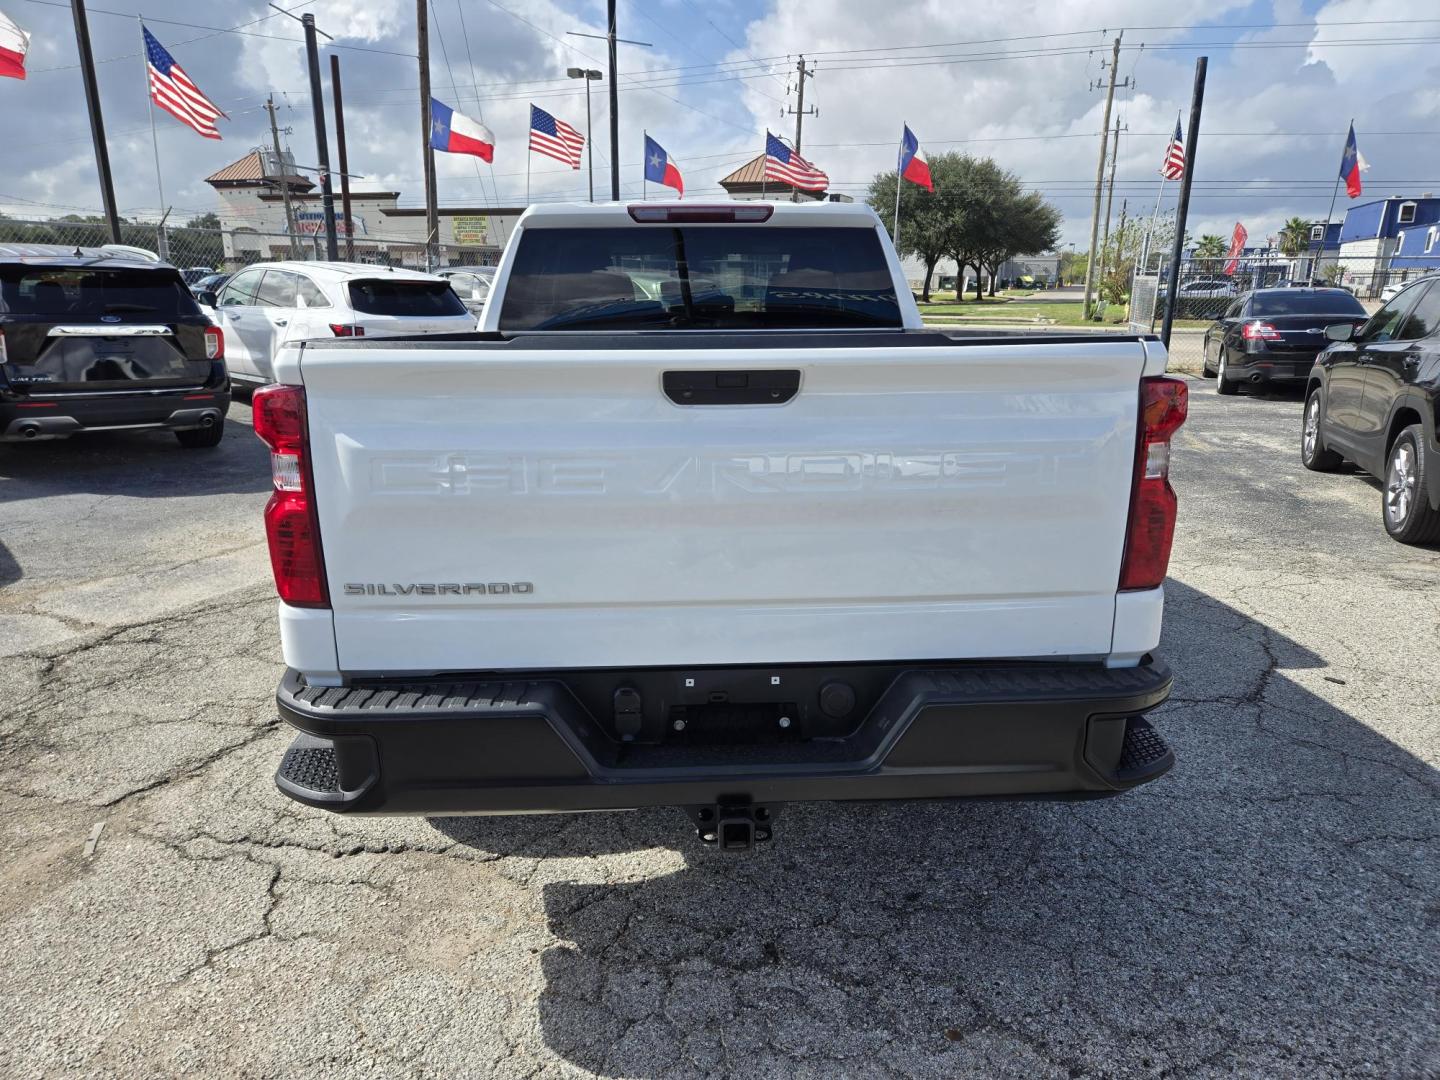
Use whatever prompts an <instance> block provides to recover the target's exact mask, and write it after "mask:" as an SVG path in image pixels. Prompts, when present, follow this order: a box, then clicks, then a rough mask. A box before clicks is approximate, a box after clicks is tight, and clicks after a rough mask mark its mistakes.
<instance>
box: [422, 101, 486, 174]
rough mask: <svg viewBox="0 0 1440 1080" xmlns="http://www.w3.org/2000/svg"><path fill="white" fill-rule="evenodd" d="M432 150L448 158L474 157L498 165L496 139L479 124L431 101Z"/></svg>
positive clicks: (439, 103)
mask: <svg viewBox="0 0 1440 1080" xmlns="http://www.w3.org/2000/svg"><path fill="white" fill-rule="evenodd" d="M430 149H432V150H443V151H445V153H447V154H473V155H474V156H475V157H478V158H480V159H481V160H482V161H494V160H495V135H494V133H492V132H491V130H490V129H489V128H488V127H486V126H485V125H484V124H482V123H480V121H479V120H471V119H470V117H468V116H466V115H464V114H463V113H458V112H456V111H455V110H454V109H452V108H450V106H449V105H446V104H444V103H443V102H440V101H436V100H435V99H434V98H431V99H430Z"/></svg>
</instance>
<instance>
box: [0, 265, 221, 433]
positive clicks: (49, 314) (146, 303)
mask: <svg viewBox="0 0 1440 1080" xmlns="http://www.w3.org/2000/svg"><path fill="white" fill-rule="evenodd" d="M229 404H230V382H229V378H228V377H227V375H226V371H225V342H224V338H223V336H222V335H221V332H220V330H219V329H218V328H216V327H215V326H213V325H212V324H211V322H210V320H209V319H208V318H206V317H205V315H204V314H203V313H202V312H201V310H200V308H199V305H197V304H196V302H195V299H194V297H193V296H191V294H190V290H189V289H187V288H186V287H185V284H184V282H183V280H182V279H181V276H180V271H178V270H176V269H175V268H174V267H173V266H168V265H166V264H164V263H158V262H147V261H143V260H141V259H139V258H137V257H134V256H131V255H128V254H126V253H124V252H119V251H113V250H107V249H104V248H90V249H86V248H66V247H60V246H52V245H39V244H18V245H17V244H10V245H6V244H0V441H6V442H24V441H27V440H31V439H60V438H66V437H68V436H70V435H75V434H78V433H80V432H83V431H108V430H115V429H120V428H155V429H160V430H168V431H173V432H174V433H175V437H176V438H177V439H179V440H180V443H181V445H182V446H187V447H205V446H215V445H217V444H218V443H219V442H220V439H221V437H222V434H223V432H224V423H225V410H226V409H227V408H228V407H229Z"/></svg>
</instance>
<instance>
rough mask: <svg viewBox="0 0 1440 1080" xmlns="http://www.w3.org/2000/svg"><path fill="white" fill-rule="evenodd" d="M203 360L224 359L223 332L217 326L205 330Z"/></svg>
mask: <svg viewBox="0 0 1440 1080" xmlns="http://www.w3.org/2000/svg"><path fill="white" fill-rule="evenodd" d="M205 359H206V360H224V359H225V332H224V331H223V330H221V329H220V328H219V327H218V326H207V327H206V328H205Z"/></svg>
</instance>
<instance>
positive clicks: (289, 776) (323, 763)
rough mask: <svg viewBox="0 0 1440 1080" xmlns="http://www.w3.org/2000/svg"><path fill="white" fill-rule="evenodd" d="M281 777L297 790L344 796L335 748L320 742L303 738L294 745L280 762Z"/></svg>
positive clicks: (292, 744)
mask: <svg viewBox="0 0 1440 1080" xmlns="http://www.w3.org/2000/svg"><path fill="white" fill-rule="evenodd" d="M302 743H319V744H320V745H302ZM280 775H281V776H283V777H284V778H285V779H286V780H288V781H290V783H292V784H294V785H295V786H296V787H299V788H304V789H305V790H306V791H312V792H314V793H315V794H317V795H329V794H337V795H338V794H339V793H340V765H339V762H337V761H336V759H335V747H334V746H333V745H331V744H329V743H322V742H321V740H319V739H309V738H308V737H307V736H303V735H302V736H301V737H300V738H298V739H296V740H295V741H294V742H293V743H291V745H290V748H289V749H288V750H286V751H285V756H284V757H283V758H281V760H280Z"/></svg>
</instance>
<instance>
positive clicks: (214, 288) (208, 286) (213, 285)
mask: <svg viewBox="0 0 1440 1080" xmlns="http://www.w3.org/2000/svg"><path fill="white" fill-rule="evenodd" d="M230 278H231V275H230V274H206V275H205V276H204V277H202V278H199V279H197V280H195V281H192V282H190V291H191V292H192V293H193V294H194V295H195V296H197V297H198V296H199V295H200V294H201V293H202V292H212V293H218V292H219V291H220V290H221V289H223V288H224V287H225V282H227V281H229V280H230Z"/></svg>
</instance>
